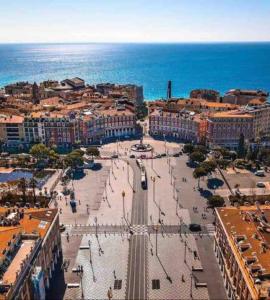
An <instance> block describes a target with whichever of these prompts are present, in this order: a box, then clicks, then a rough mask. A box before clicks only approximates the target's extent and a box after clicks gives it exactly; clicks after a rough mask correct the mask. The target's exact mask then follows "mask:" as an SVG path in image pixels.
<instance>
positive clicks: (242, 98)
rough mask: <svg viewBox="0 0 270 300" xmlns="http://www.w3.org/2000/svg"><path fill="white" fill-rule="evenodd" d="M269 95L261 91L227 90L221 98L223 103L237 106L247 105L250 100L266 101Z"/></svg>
mask: <svg viewBox="0 0 270 300" xmlns="http://www.w3.org/2000/svg"><path fill="white" fill-rule="evenodd" d="M268 96H269V93H267V92H264V91H261V90H241V89H232V90H229V91H228V92H227V93H226V94H225V95H224V96H223V98H222V102H224V103H232V104H238V105H247V104H248V103H249V102H250V101H251V100H253V99H256V98H261V99H263V100H264V101H267V98H268Z"/></svg>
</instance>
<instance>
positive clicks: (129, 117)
mask: <svg viewBox="0 0 270 300" xmlns="http://www.w3.org/2000/svg"><path fill="white" fill-rule="evenodd" d="M83 124H84V129H83V132H84V134H83V136H84V138H85V140H84V143H85V144H91V143H93V142H98V143H100V142H102V141H105V140H108V139H111V138H118V137H131V136H134V135H135V134H136V116H135V114H134V112H133V111H132V110H131V109H128V108H125V106H123V107H118V108H110V109H106V110H104V109H101V110H97V109H96V110H92V111H91V110H89V111H85V112H84V117H83Z"/></svg>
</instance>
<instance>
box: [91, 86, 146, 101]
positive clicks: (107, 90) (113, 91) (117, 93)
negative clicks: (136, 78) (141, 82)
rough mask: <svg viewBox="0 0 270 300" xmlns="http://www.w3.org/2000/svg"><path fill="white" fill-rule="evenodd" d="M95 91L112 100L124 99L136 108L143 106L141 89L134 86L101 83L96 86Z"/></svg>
mask: <svg viewBox="0 0 270 300" xmlns="http://www.w3.org/2000/svg"><path fill="white" fill-rule="evenodd" d="M96 91H97V92H98V93H100V94H101V95H103V96H108V97H110V98H114V99H120V98H126V99H128V100H130V101H132V102H133V103H134V104H136V105H137V106H140V105H142V104H143V100H144V96H143V87H142V86H137V85H134V84H123V85H117V84H112V83H101V84H97V85H96Z"/></svg>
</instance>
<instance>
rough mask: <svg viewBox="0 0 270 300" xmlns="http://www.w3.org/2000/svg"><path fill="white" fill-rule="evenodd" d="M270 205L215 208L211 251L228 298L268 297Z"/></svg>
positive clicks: (241, 299)
mask: <svg viewBox="0 0 270 300" xmlns="http://www.w3.org/2000/svg"><path fill="white" fill-rule="evenodd" d="M269 220H270V206H269V205H266V206H261V207H259V206H246V207H244V206H242V207H222V208H217V209H216V234H215V252H216V256H217V259H218V262H219V265H220V269H221V272H222V275H223V278H224V283H225V287H226V289H227V292H228V296H229V299H240V300H251V299H254V300H263V299H264V300H266V299H269V298H270V264H269V262H270V250H269V249H270V225H269Z"/></svg>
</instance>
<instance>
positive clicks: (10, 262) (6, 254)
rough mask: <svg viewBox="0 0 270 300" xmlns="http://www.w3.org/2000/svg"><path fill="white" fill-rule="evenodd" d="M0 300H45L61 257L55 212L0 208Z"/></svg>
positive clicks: (57, 220) (56, 214) (51, 210)
mask: <svg viewBox="0 0 270 300" xmlns="http://www.w3.org/2000/svg"><path fill="white" fill-rule="evenodd" d="M0 216H1V222H0V228H1V230H0V299H3V300H4V299H7V300H9V299H10V300H11V299H12V300H13V299H14V300H16V299H23V300H28V299H29V300H30V299H45V296H46V289H47V288H49V286H50V279H51V277H52V274H53V271H54V268H55V265H56V263H57V261H58V258H59V257H60V253H61V251H62V250H61V236H60V230H59V216H58V212H57V209H34V208H32V209H22V208H3V207H1V208H0Z"/></svg>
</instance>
